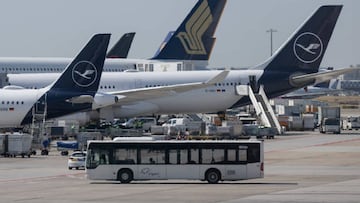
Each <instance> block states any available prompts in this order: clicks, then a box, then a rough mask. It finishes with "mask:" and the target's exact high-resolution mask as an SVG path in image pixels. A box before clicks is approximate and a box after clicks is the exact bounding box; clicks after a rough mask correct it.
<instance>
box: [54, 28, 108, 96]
mask: <svg viewBox="0 0 360 203" xmlns="http://www.w3.org/2000/svg"><path fill="white" fill-rule="evenodd" d="M109 40H110V34H97V35H95V36H93V37H92V38H91V40H90V41H89V42H88V43H87V44H86V46H85V47H84V48H83V49H82V50H81V52H80V53H79V54H78V55H77V56H76V57H75V59H74V60H73V61H72V62H71V63H70V64H69V65H68V66H67V68H66V69H65V70H64V71H63V73H62V74H61V76H60V77H59V78H58V80H56V81H55V82H54V83H53V84H52V86H51V89H50V91H51V90H56V91H58V90H60V91H63V92H64V91H69V92H78V93H81V92H82V93H84V92H91V93H93V94H92V95H94V94H95V93H96V91H97V90H98V86H99V82H100V77H101V74H102V70H103V66H104V60H105V55H106V50H107V47H108V44H109Z"/></svg>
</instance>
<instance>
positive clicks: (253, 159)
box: [247, 144, 262, 179]
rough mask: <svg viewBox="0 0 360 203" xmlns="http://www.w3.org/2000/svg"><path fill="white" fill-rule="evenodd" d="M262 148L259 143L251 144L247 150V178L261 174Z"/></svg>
mask: <svg viewBox="0 0 360 203" xmlns="http://www.w3.org/2000/svg"><path fill="white" fill-rule="evenodd" d="M261 164H262V163H261V149H260V144H259V145H250V146H249V148H248V150H247V178H249V179H250V178H258V177H260V176H261V173H262V171H261V168H262V166H261Z"/></svg>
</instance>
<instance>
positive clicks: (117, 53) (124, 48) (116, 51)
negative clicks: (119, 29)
mask: <svg viewBox="0 0 360 203" xmlns="http://www.w3.org/2000/svg"><path fill="white" fill-rule="evenodd" d="M134 37H135V32H129V33H125V34H124V35H123V36H122V37H121V38H120V39H119V41H117V42H116V44H115V45H114V46H113V47H112V48H111V49H110V51H109V52H108V53H107V54H106V58H127V56H128V54H129V50H130V47H131V44H132V41H133V39H134Z"/></svg>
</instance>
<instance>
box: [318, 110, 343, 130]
mask: <svg viewBox="0 0 360 203" xmlns="http://www.w3.org/2000/svg"><path fill="white" fill-rule="evenodd" d="M318 126H319V131H320V132H321V133H336V134H340V129H341V124H340V107H319V119H318Z"/></svg>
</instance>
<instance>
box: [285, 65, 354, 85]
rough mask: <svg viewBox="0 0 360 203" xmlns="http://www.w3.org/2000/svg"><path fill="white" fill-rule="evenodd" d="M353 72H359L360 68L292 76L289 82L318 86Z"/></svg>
mask: <svg viewBox="0 0 360 203" xmlns="http://www.w3.org/2000/svg"><path fill="white" fill-rule="evenodd" d="M355 70H360V68H357V67H354V68H343V69H338V70H332V71H326V72H318V73H312V74H306V75H299V76H293V77H292V78H291V81H292V82H294V83H295V84H309V83H310V82H312V83H314V84H318V83H321V82H325V81H328V80H331V79H333V78H335V77H337V76H339V75H342V74H345V73H349V72H352V71H355Z"/></svg>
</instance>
